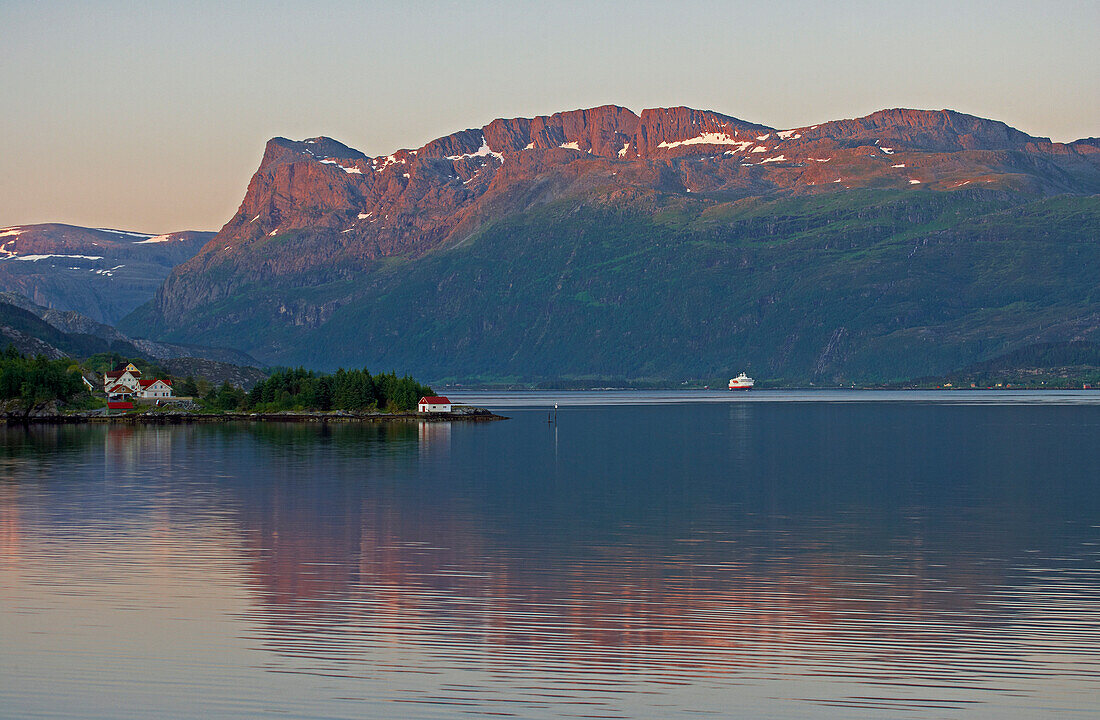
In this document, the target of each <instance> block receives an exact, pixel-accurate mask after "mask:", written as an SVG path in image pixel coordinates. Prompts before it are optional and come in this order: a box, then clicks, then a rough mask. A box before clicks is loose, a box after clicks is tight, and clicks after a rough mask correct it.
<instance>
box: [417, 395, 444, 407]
mask: <svg viewBox="0 0 1100 720" xmlns="http://www.w3.org/2000/svg"><path fill="white" fill-rule="evenodd" d="M418 404H420V405H450V404H451V401H450V400H448V399H447V398H445V397H443V396H442V395H425V396H424V397H422V398H420V402H419V403H418Z"/></svg>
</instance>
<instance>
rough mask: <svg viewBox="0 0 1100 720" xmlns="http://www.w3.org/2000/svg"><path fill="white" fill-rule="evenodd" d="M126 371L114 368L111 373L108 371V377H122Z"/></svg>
mask: <svg viewBox="0 0 1100 720" xmlns="http://www.w3.org/2000/svg"><path fill="white" fill-rule="evenodd" d="M124 372H125V371H124V370H112V371H110V372H109V373H106V377H109V378H120V377H122V374H123V373H124Z"/></svg>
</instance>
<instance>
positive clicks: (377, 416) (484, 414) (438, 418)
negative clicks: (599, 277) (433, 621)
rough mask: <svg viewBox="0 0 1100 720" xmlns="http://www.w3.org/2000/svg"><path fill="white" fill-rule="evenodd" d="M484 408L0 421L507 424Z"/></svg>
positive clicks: (14, 420) (2, 420)
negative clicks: (462, 411)
mask: <svg viewBox="0 0 1100 720" xmlns="http://www.w3.org/2000/svg"><path fill="white" fill-rule="evenodd" d="M508 419H509V418H507V417H506V416H504V415H497V414H495V413H493V412H490V411H489V410H486V409H484V408H476V409H475V410H474V412H464V413H417V412H407V413H363V414H355V413H326V412H278V413H185V412H167V413H143V414H139V415H38V416H29V417H26V418H22V417H13V416H10V415H9V416H4V417H0V424H3V425H31V424H36V425H83V424H94V425H110V424H119V425H191V424H199V423H222V422H283V423H321V424H327V423H362V422H366V423H376V422H412V421H417V422H420V421H426V422H452V421H462V422H494V421H497V420H508Z"/></svg>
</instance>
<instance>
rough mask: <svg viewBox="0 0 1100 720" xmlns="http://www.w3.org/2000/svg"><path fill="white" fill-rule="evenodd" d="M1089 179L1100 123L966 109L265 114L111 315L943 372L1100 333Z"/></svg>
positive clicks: (484, 367) (533, 355)
mask: <svg viewBox="0 0 1100 720" xmlns="http://www.w3.org/2000/svg"><path fill="white" fill-rule="evenodd" d="M1098 192H1100V140H1098V139H1096V138H1088V139H1083V140H1078V141H1076V142H1072V143H1054V142H1051V141H1050V140H1048V139H1046V138H1038V137H1033V136H1030V135H1028V134H1026V133H1023V132H1021V131H1019V130H1015V129H1013V128H1011V127H1009V126H1007V125H1005V124H1004V123H1001V122H997V121H993V120H986V119H982V118H978V117H974V116H971V115H966V114H963V113H958V112H953V111H949V110H943V111H924V110H904V109H894V110H884V111H880V112H876V113H873V114H871V115H868V116H866V117H862V118H857V119H852V120H839V121H831V122H822V123H819V124H815V125H810V126H807V127H801V128H790V129H784V130H779V129H776V128H771V127H768V126H765V125H762V124H758V123H752V122H748V121H744V120H740V119H737V118H734V117H731V116H728V115H723V114H720V113H716V112H711V111H701V110H693V109H689V108H682V107H681V108H659V109H652V110H645V111H643V112H642V113H640V114H635V113H633V112H632V111H630V110H628V109H626V108H622V107H617V106H604V107H599V108H592V109H588V110H577V111H571V112H563V113H557V114H554V115H549V116H540V117H535V118H515V119H499V120H494V121H492V122H491V123H489V124H488V125H485V126H484V127H482V128H479V129H470V130H463V131H460V132H456V133H453V134H451V135H448V136H446V137H442V138H439V139H437V140H433V141H432V142H429V143H427V144H426V145H424V146H422V147H420V148H417V149H414V150H399V151H396V152H394V153H391V154H389V155H386V156H379V157H368V156H367V155H365V154H363V153H361V152H358V151H356V150H354V149H352V148H349V147H347V146H346V145H343V144H341V143H339V142H337V141H335V140H332V139H329V138H325V137H318V138H312V139H307V140H304V141H300V142H295V141H291V140H287V139H284V138H274V139H272V140H271V141H269V142H268V144H267V148H266V150H265V152H264V155H263V159H262V160H261V163H260V167H259V169H258V170H257V172H256V173H255V175H254V176H253V178H252V180H251V182H250V183H249V186H248V188H247V191H246V193H245V196H244V199H243V201H242V203H241V206H240V208H239V209H238V211H237V213H236V214H235V215H234V216H233V217H232V218H231V219H230V220H229V221H228V222H227V223H226V225H225V226H224V227H223V228H222V229H221V230H220V231H219V232H218V233H217V235H216V236H214V237H213V238H212V239H210V240H209V241H208V242H207V243H206V244H205V245H204V246H203V247H202V248H201V250H199V251H198V253H197V254H195V255H194V257H191V258H190V259H188V260H186V261H185V262H183V263H182V264H180V265H179V266H177V267H176V268H175V269H174V270H173V271H172V272H171V274H170V275H168V277H167V279H166V280H165V282H164V283H163V285H161V286H160V288H159V290H157V292H156V296H155V298H154V299H153V300H152V301H151V302H149V303H147V304H146V305H143V306H142V307H140V308H138V309H137V310H135V311H134V312H132V313H131V314H129V315H128V316H127V317H126V318H124V319H123V320H122V321H121V323H120V329H122V330H123V331H125V332H129V333H130V334H141V335H147V336H150V337H153V338H156V339H160V340H168V341H173V342H188V343H200V344H203V345H224V346H231V347H235V348H238V349H240V350H243V351H245V352H248V353H250V354H251V355H253V356H255V357H257V358H259V359H261V360H263V361H265V362H267V363H270V364H299V363H301V364H305V365H308V366H313V367H320V368H331V367H335V366H337V365H368V366H370V367H372V368H378V369H387V368H400V369H402V370H403V371H409V372H412V373H414V374H416V375H417V376H418V377H423V378H425V379H427V380H432V381H440V380H470V379H475V380H476V379H481V380H526V381H538V380H540V379H547V378H559V379H560V378H594V379H595V378H626V379H632V378H633V379H638V378H657V379H665V380H673V379H678V378H720V377H721V376H723V375H726V374H728V373H730V372H733V371H735V370H738V369H746V370H749V371H751V372H754V373H755V374H757V375H758V376H764V377H766V378H771V379H773V380H775V381H777V382H790V383H803V382H817V381H820V382H828V383H839V382H874V381H891V380H897V379H901V378H906V377H920V376H928V375H935V374H942V373H946V372H948V371H950V370H952V369H955V368H960V367H964V366H967V365H971V364H973V363H975V362H979V361H982V360H984V359H988V358H991V357H995V356H998V355H1003V354H1004V353H1006V352H1010V351H1013V350H1015V349H1018V348H1022V347H1026V346H1028V345H1032V344H1036V343H1049V342H1069V341H1088V340H1096V339H1098V336H1100V294H1098V292H1097V290H1098V287H1097V281H1096V280H1095V277H1096V276H1097V273H1096V272H1095V270H1096V268H1097V267H1098V266H1100V246H1098V242H1097V241H1098V239H1100V232H1098V231H1100V202H1098V199H1097V193H1098ZM2 239H3V238H0V240H2Z"/></svg>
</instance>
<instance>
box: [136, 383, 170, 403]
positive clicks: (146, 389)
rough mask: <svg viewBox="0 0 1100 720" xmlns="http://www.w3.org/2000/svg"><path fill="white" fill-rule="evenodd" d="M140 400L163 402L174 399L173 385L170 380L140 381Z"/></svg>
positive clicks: (138, 392) (138, 393) (138, 394)
mask: <svg viewBox="0 0 1100 720" xmlns="http://www.w3.org/2000/svg"><path fill="white" fill-rule="evenodd" d="M138 385H139V386H140V387H138V391H137V396H138V397H139V398H146V399H156V400H161V399H163V398H170V397H172V383H171V382H170V381H168V380H157V379H153V380H138Z"/></svg>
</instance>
